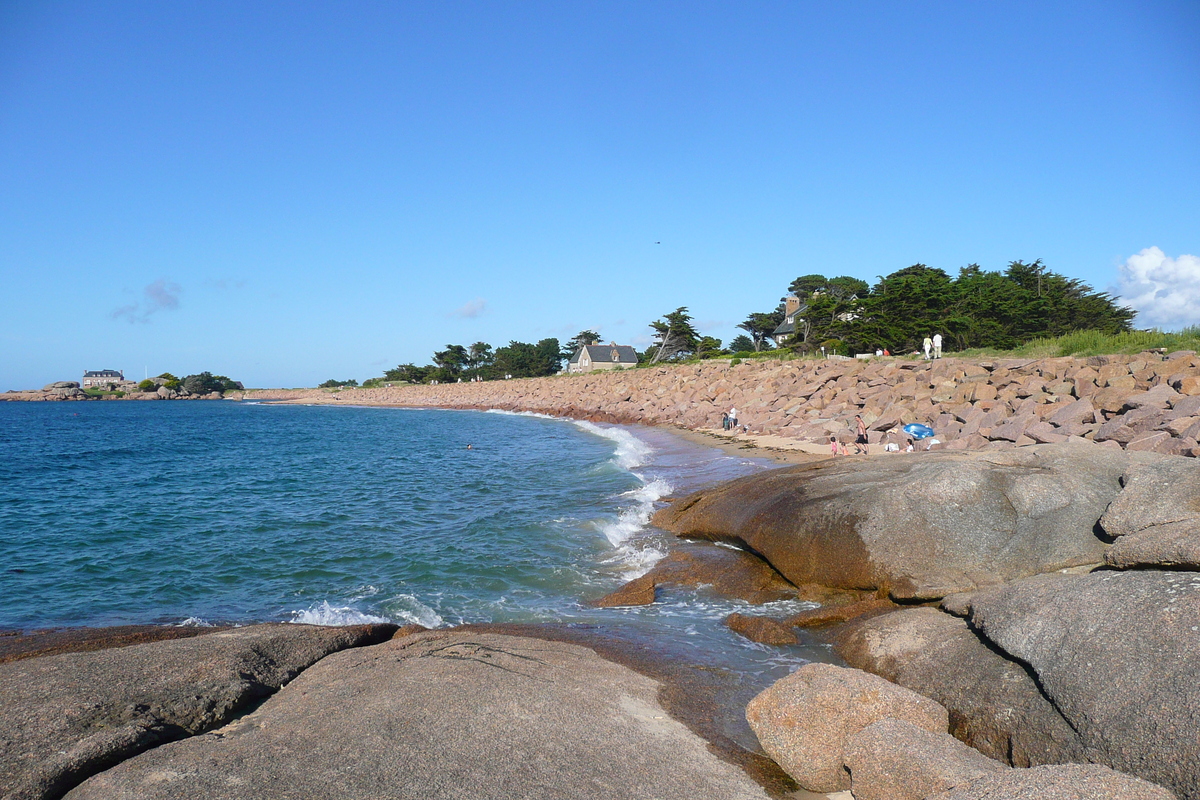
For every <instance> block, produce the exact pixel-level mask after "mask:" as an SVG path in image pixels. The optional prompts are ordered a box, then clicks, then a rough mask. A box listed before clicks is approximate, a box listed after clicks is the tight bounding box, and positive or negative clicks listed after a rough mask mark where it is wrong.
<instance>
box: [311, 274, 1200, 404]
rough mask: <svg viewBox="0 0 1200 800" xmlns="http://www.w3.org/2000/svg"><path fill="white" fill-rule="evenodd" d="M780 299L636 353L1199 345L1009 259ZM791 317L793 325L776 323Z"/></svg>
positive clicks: (449, 352)
mask: <svg viewBox="0 0 1200 800" xmlns="http://www.w3.org/2000/svg"><path fill="white" fill-rule="evenodd" d="M787 292H788V295H789V296H788V297H785V298H782V299H781V302H780V303H779V304H778V305H777V306H776V307H775V308H774V309H772V310H770V311H756V312H752V313H750V314H748V315H747V316H746V318H745V319H744V320H743V321H742V322H740V323H739V324H738V325H737V327H738V328H740V329H741V330H743V331H745V333H744V334H739V335H738V336H736V337H734V339H733V340H731V341H730V342H729V345H728V346H723V345H722V342H721V340H720V339H717V338H716V337H713V336H708V335H705V334H703V333H701V332H700V331H699V330H697V328H696V327H695V324H694V320H693V318H692V316H691V314H690V313H689V312H688V308H687V306H680V307H678V308H676V309H675V310H674V311H672V312H670V313H667V314H664V315H663V316H662V317H661V318H660V319H657V320H653V321H652V322H650V323H648V326H649V328H650V329H651V332H652V344H651V345H650V346H649V347H647V348H646V350H645V351H644V352H639V353H638V354H637V355H638V366H651V365H656V364H661V363H664V362H669V363H681V362H695V361H702V360H705V359H710V358H714V357H719V356H733V357H736V358H738V359H746V358H755V357H757V358H796V357H802V358H803V357H815V356H818V355H821V356H823V355H827V354H836V355H854V354H855V353H873V352H876V351H879V350H886V351H888V352H889V353H891V354H894V355H900V354H909V353H914V352H917V351H919V350H920V349H921V345H922V342H923V340H924V338H925V337H927V336H932V335H933V334H935V333H940V334H942V336H943V338H944V341H945V351H946V352H955V353H960V354H964V355H998V354H1011V355H1017V356H1032V357H1041V356H1049V355H1096V354H1100V353H1135V352H1140V351H1141V350H1146V349H1154V348H1159V347H1165V348H1167V349H1189V348H1192V349H1194V348H1195V346H1196V344H1198V342H1197V339H1198V334H1197V329H1195V328H1193V329H1189V330H1185V331H1180V332H1179V333H1164V332H1160V331H1135V330H1133V329H1132V326H1131V322H1132V320H1133V317H1134V312H1133V310H1132V309H1129V308H1126V307H1123V306H1121V305H1119V304H1118V303H1117V300H1116V299H1115V298H1113V297H1111V296H1110V295H1109V294H1108V293H1106V292H1098V291H1096V290H1094V289H1093V288H1092V287H1091V286H1089V285H1087V284H1086V283H1084V282H1083V281H1081V280H1078V279H1076V278H1070V277H1067V276H1065V275H1061V274H1059V273H1057V272H1054V271H1052V270H1050V269H1048V268H1047V267H1046V265H1045V264H1043V263H1042V261H1041V260H1040V259H1038V260H1036V261H1033V262H1030V263H1026V262H1024V261H1013V262H1010V263H1009V265H1008V266H1007V268H1005V269H1004V270H1002V271H989V270H985V269H983V268H982V267H980V266H979V265H978V264H969V265H967V266H965V267H963V268H962V269H960V270H959V272H958V275H957V276H955V277H952V276H950V275H949V274H948V273H946V272H945V271H944V270H941V269H938V268H936V267H930V266H927V265H925V264H913V265H912V266H910V267H905V268H904V269H900V270H897V271H895V272H893V273H891V274H889V275H886V276H879V279H878V281H877V282H876V283H875V284H874V285H871V284H869V283H867V281H864V280H862V279H860V278H855V277H852V276H849V275H840V276H835V277H832V278H830V277H826V276H824V275H820V274H815V273H814V274H808V275H801V276H799V277H797V278H796V279H795V280H793V281H792V282H791V283H790V284H788V286H787ZM789 301H790V303H791V306H790V308H791V313H790V314H789V305H788V303H789ZM789 316H790V320H789V325H783V323H784V322H785V320H787V319H788V318H789ZM781 326H783V327H781ZM599 340H600V334H599V333H597V332H596V331H592V330H584V331H580V332H579V334H577V335H576V336H574V337H573V338H571V339H570V340H569V341H567V342H566V343H564V344H562V345H560V344H559V341H558V339H553V338H551V339H542V340H541V341H539V342H537V343H536V344H529V343H527V342H520V341H515V340H514V341H510V342H509V343H508V345H506V346H504V347H499V348H495V349H493V347H492V345H490V344H488V343H487V342H475V343H474V344H472V345H470V346H464V345H460V344H447V345H446V348H445V349H444V350H439V351H437V352H435V353H434V354H433V357H432V363H430V364H427V365H425V366H417V365H416V364H412V363H408V364H400V365H398V366H397V367H395V368H393V369H390V370H387V371H386V372H385V373H384V374H383V376H382V377H377V378H371V379H368V380H366V381H364V382H363V386H364V387H374V386H380V385H383V384H385V383H433V382H435V381H436V382H438V383H449V382H457V381H472V380H497V379H503V378H533V377H542V376H547V375H554V374H556V373H558V372H559V371H560V370H561V369H562V367H563V364H564V363H566V362H568V361H570V359H571V357H572V356H574V355H575V354H576V353H577V352H579V349H580V348H581V347H583V346H584V345H587V344H592V343H594V342H598V341H599ZM351 385H356V384H353V383H351V382H349V381H326V382H325V383H324V384H322V385H321V386H322V388H337V387H343V386H351Z"/></svg>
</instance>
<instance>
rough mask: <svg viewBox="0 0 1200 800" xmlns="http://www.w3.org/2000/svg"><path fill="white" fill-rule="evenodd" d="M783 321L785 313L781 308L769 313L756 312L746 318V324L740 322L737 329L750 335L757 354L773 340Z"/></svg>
mask: <svg viewBox="0 0 1200 800" xmlns="http://www.w3.org/2000/svg"><path fill="white" fill-rule="evenodd" d="M783 320H784V311H783V308H782V307H781V308H777V309H775V310H774V311H772V312H769V313H764V312H755V313H753V314H751V315H750V316H748V317H746V319H745V321H744V322H739V323H738V326H737V327H739V328H741V329H742V330H744V331H746V332H747V333H749V334H750V340H751V345H752V348H753V350H754V352H756V353H757V352H760V351H761V350H762V346H763V343H764V342H766V341H767V340H768V339H771V337H772V335H773V334H774V333H775V329H776V328H778V327H779V325H780V324H781V323H782V322H783Z"/></svg>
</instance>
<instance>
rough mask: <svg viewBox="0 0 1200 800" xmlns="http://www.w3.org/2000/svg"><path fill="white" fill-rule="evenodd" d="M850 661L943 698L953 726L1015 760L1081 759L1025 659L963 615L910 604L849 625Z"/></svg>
mask: <svg viewBox="0 0 1200 800" xmlns="http://www.w3.org/2000/svg"><path fill="white" fill-rule="evenodd" d="M837 645H838V653H839V654H840V655H841V656H842V657H843V658H844V659H845V660H846V663H848V664H849V665H850V666H853V667H857V668H859V669H864V670H867V671H869V672H873V673H875V674H877V675H882V676H883V677H885V678H887V679H888V680H891V681H894V682H896V683H898V684H900V685H901V686H904V687H907V688H909V689H912V690H913V691H914V692H918V693H920V694H923V695H925V696H926V697H929V698H932V699H933V700H936V701H937V702H938V703H941V704H942V705H943V706H945V707H946V709H947V710H948V711H949V712H950V732H951V733H952V734H954V735H955V736H956V737H957V738H958V739H961V740H962V741H963V742H966V743H967V744H969V745H971V746H972V747H974V748H976V749H977V750H979V751H980V752H982V753H984V754H986V755H988V756H990V757H992V758H994V759H997V760H999V761H1003V762H1005V763H1007V764H1011V765H1013V766H1017V767H1029V766H1034V765H1038V764H1058V763H1062V762H1067V761H1084V760H1086V758H1085V754H1084V746H1083V743H1082V742H1081V741H1080V739H1079V735H1078V734H1077V733H1076V732H1075V730H1074V729H1073V728H1072V727H1071V725H1070V724H1069V723H1068V722H1067V720H1065V719H1064V718H1063V716H1062V714H1060V713H1059V711H1058V709H1056V708H1055V707H1054V704H1053V703H1051V702H1050V700H1049V699H1048V698H1047V697H1046V696H1045V695H1044V694H1042V691H1041V689H1039V688H1038V685H1037V681H1035V680H1034V678H1033V677H1032V676H1031V675H1030V674H1029V671H1028V668H1027V667H1026V666H1025V665H1024V664H1022V663H1021V662H1019V661H1017V660H1016V659H1013V658H1011V657H1008V656H1006V655H1005V654H1003V653H1002V652H998V651H997V648H996V647H995V646H994V645H992V644H991V643H990V642H987V641H985V640H983V639H981V638H980V636H979V635H978V634H977V633H976V632H975V631H973V630H971V628H970V626H969V625H968V624H967V622H966V621H965V620H963V619H959V618H958V617H953V616H951V615H949V614H946V613H943V612H941V611H938V610H937V609H935V608H913V609H905V610H903V611H895V612H892V613H890V614H884V615H882V616H878V617H874V618H871V619H866V620H857V621H854V622H851V623H849V624H847V625H846V626H844V627H843V628H842V629H841V630H840V631H839V632H838V634H837Z"/></svg>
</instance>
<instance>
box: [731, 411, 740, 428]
mask: <svg viewBox="0 0 1200 800" xmlns="http://www.w3.org/2000/svg"><path fill="white" fill-rule="evenodd" d="M737 424H738V423H737V409H736V408H731V409H729V427H731V428H736V427H737Z"/></svg>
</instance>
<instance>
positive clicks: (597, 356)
mask: <svg viewBox="0 0 1200 800" xmlns="http://www.w3.org/2000/svg"><path fill="white" fill-rule="evenodd" d="M637 363H638V360H637V351H636V350H634V349H633V348H632V347H631V346H630V345H627V344H616V343H612V344H600V343H599V342H597V343H596V344H585V345H584V346H583V347H581V348H579V350H578V351H577V352H576V353H575V355H573V356H571V360H570V361H569V362H568V363H567V372H568V373H571V374H575V373H578V372H593V371H595V370H598V369H628V368H629V367H636V366H637Z"/></svg>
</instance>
